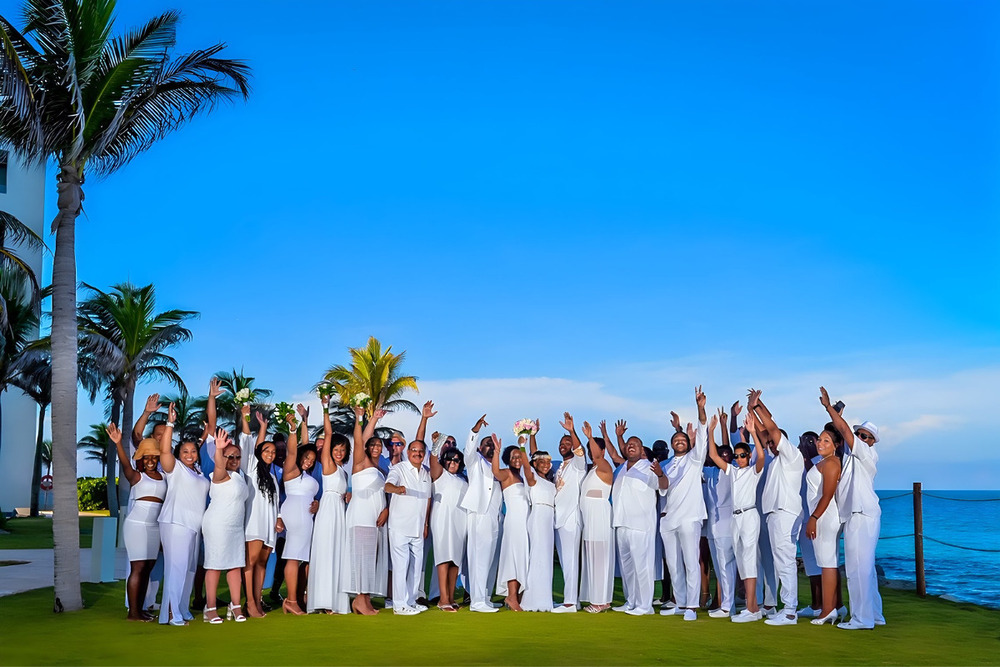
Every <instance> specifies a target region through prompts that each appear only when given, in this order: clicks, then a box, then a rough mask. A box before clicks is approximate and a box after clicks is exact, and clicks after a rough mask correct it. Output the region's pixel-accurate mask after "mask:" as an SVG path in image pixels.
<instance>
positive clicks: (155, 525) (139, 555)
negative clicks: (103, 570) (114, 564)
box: [122, 500, 163, 562]
mask: <svg viewBox="0 0 1000 667" xmlns="http://www.w3.org/2000/svg"><path fill="white" fill-rule="evenodd" d="M161 509H163V503H157V502H153V501H152V500H137V501H135V502H134V503H133V504H132V509H131V510H130V511H129V513H128V516H126V517H125V521H124V522H123V524H122V533H123V534H124V537H125V551H126V552H127V553H128V559H129V561H130V562H132V561H137V560H156V557H157V556H158V555H159V553H160V524H159V522H157V520H156V519H157V517H159V516H160V510H161Z"/></svg>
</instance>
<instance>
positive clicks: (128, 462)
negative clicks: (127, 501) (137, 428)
mask: <svg viewBox="0 0 1000 667" xmlns="http://www.w3.org/2000/svg"><path fill="white" fill-rule="evenodd" d="M108 437H109V438H110V439H111V442H113V443H115V448H116V449H117V450H118V462H119V463H121V467H122V474H123V475H125V479H127V480H128V483H129V484H131V485H132V486H135V485H136V483H137V482H138V481H139V480H140V479H142V475H141V474H140V473H139V471H138V470H136V469H135V466H134V465H132V458H131V457H130V456H129V455H128V453H127V452H126V451H125V446H124V445H123V444H122V432H121V430H120V429H119V428H118V426H117V424H115V423H114V422H111V423H110V424H108ZM139 442H142V441H141V440H140V441H139Z"/></svg>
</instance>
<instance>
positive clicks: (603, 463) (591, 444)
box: [583, 422, 615, 481]
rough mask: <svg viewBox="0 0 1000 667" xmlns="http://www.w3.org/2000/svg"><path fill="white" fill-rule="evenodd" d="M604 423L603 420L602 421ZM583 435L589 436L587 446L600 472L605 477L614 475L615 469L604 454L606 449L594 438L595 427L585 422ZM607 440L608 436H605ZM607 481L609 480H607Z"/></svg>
mask: <svg viewBox="0 0 1000 667" xmlns="http://www.w3.org/2000/svg"><path fill="white" fill-rule="evenodd" d="M601 423H602V424H603V422H601ZM583 435H584V437H585V438H587V447H588V448H589V449H590V458H592V459H593V460H594V466H595V467H596V468H597V472H598V474H601V473H603V474H604V476H605V477H608V476H609V475H610V476H614V474H615V471H614V470H612V469H611V464H610V463H608V459H607V457H605V456H604V450H603V449H601V446H600V445H598V444H597V441H596V440H594V429H592V428H591V427H590V424H589V423H587V422H583ZM604 439H605V441H606V440H607V437H605V438H604ZM605 481H607V480H605Z"/></svg>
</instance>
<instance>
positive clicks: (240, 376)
mask: <svg viewBox="0 0 1000 667" xmlns="http://www.w3.org/2000/svg"><path fill="white" fill-rule="evenodd" d="M215 377H217V378H219V382H220V383H221V384H222V389H223V390H224V391H223V393H222V395H220V396H219V398H217V399H216V401H215V409H216V415H217V416H216V419H217V421H218V423H219V426H226V427H229V428H235V427H236V426H237V424H238V420H239V419H240V408H241V407H242V406H241V405H237V404H236V394H237V393H239V392H240V390H242V389H249V390H251V391H252V392H253V393H254V396H255V398H256V404H258V405H259V404H260V403H262V402H263V399H265V398H268V397H270V396H271V394H272V393H273V392H272V391H271V390H270V389H265V388H264V387H258V386H257V384H256V378H252V377H250V376H249V375H247V374H246V372H245V371H244V370H243V369H242V368H241V369H240V370H238V371H237V370H236V369H235V368H234V369H233V370H232V372H230V371H220V372H218V373H216V374H215Z"/></svg>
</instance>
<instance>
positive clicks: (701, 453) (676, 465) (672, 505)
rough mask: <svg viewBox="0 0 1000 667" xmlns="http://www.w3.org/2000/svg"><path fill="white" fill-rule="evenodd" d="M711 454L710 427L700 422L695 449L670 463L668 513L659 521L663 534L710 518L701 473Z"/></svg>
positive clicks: (668, 471)
mask: <svg viewBox="0 0 1000 667" xmlns="http://www.w3.org/2000/svg"><path fill="white" fill-rule="evenodd" d="M707 451H708V427H707V426H706V425H705V424H702V423H701V422H699V423H698V427H697V428H696V429H695V435H694V447H692V448H691V450H690V451H688V452H687V453H686V454H681V455H680V456H675V457H674V458H672V459H670V463H668V464H667V468H666V470H664V471H663V474H664V475H666V476H667V480H669V482H670V485H669V486H668V487H667V490H666V491H660V493H665V494H666V496H667V502H666V504H665V505H664V507H663V511H664V512H666V514H665V515H664V517H663V518H662V519H660V530H677V529H678V528H680V526H681V524H683V523H690V522H692V521H694V522H701V521H704V520H705V518H706V517H707V516H708V513H707V512H706V511H705V495H704V493H703V492H702V490H701V470H702V468H703V467H704V465H705V454H706V453H707Z"/></svg>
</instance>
